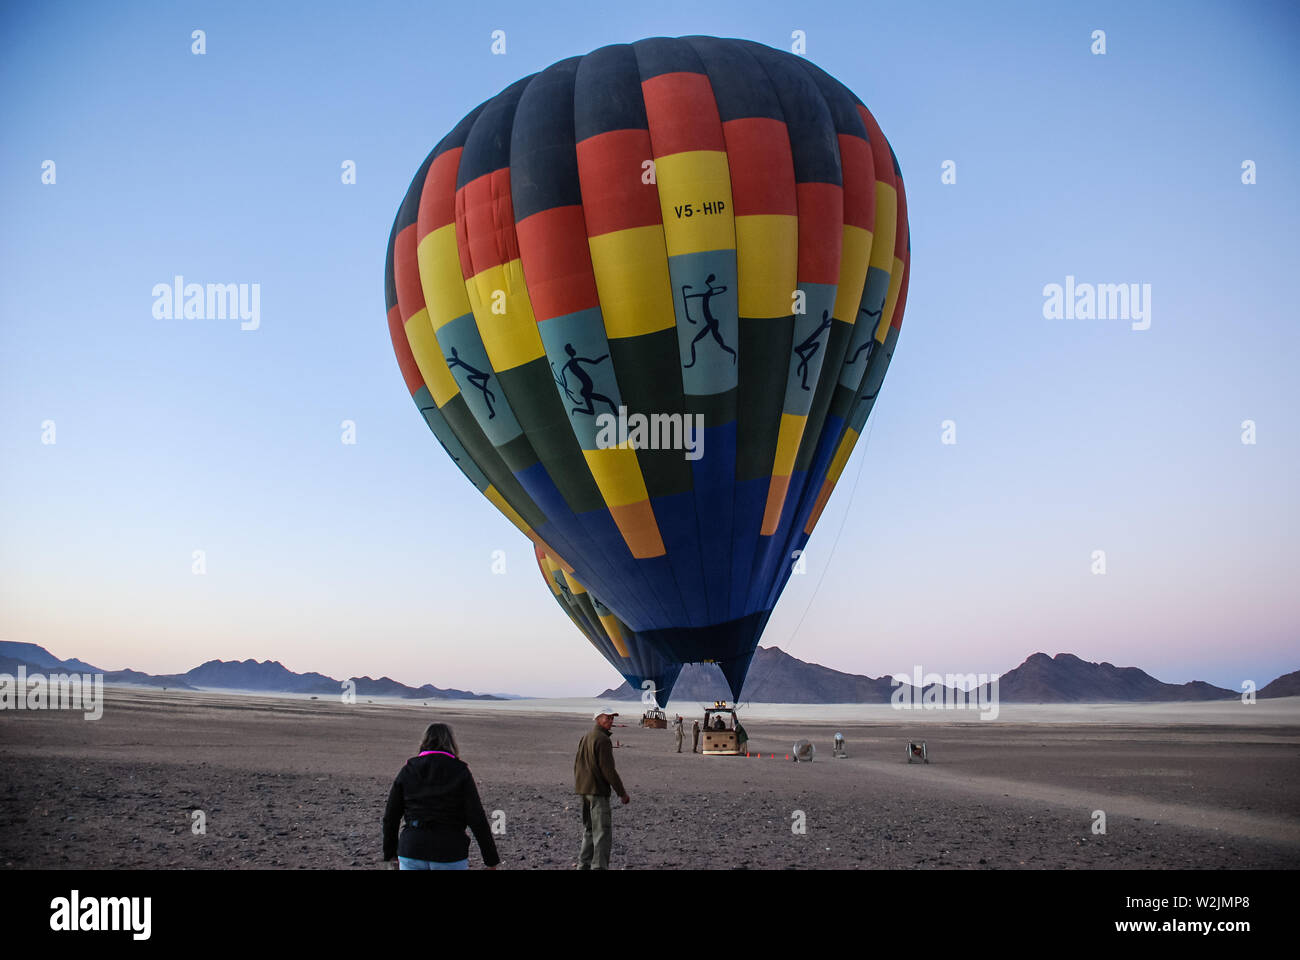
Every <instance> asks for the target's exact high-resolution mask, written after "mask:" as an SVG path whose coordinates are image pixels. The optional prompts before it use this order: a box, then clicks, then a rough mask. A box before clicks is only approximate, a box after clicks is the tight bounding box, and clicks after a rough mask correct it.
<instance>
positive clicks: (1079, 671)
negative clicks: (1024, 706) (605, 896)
mask: <svg viewBox="0 0 1300 960" xmlns="http://www.w3.org/2000/svg"><path fill="white" fill-rule="evenodd" d="M1288 682H1289V683H1290V686H1287V683H1288ZM1274 684H1278V685H1281V686H1279V689H1293V688H1295V687H1300V671H1297V672H1296V673H1294V674H1287V675H1286V676H1285V677H1279V678H1278V679H1277V680H1275V681H1274V683H1273V684H1269V686H1268V687H1266V688H1264V689H1265V690H1268V689H1270V688H1272V687H1273V686H1274ZM896 689H897V688H895V687H894V686H893V685H892V684H891V677H890V676H884V677H880V678H876V679H873V678H871V677H866V676H861V675H858V674H851V673H841V672H840V671H838V670H832V669H830V668H829V667H823V666H821V665H820V664H816V663H807V662H805V661H803V660H799V659H798V658H796V657H792V656H790V655H789V654H788V653H786V652H785V651H783V650H782V649H781V648H780V647H759V648H758V650H757V651H756V652H755V654H754V662H753V664H752V665H751V666H750V669H749V676H748V677H747V678H746V680H745V686H744V689H743V690H742V691H741V696H740V701H741V702H742V703H745V702H750V703H889V702H890V697H891V696H892V694H893V693H894V691H895V690H896ZM927 689H928V688H927ZM1295 693H1300V690H1295V691H1294V693H1272V694H1267V695H1268V696H1293V695H1295ZM1238 695H1239V694H1238V693H1237V692H1236V691H1233V690H1226V689H1224V688H1223V687H1216V686H1213V685H1211V684H1208V683H1205V682H1203V681H1200V680H1197V681H1193V682H1191V683H1184V684H1174V683H1162V682H1161V681H1159V680H1157V679H1155V678H1154V677H1152V676H1151V675H1150V674H1148V673H1146V672H1144V671H1142V670H1139V669H1138V668H1137V667H1116V666H1115V665H1113V664H1110V663H1090V662H1088V661H1086V660H1082V659H1080V658H1079V657H1076V656H1075V655H1074V654H1071V653H1059V654H1057V655H1056V656H1055V657H1049V656H1048V655H1047V654H1045V653H1035V654H1034V655H1033V656H1031V657H1030V658H1029V659H1028V660H1026V661H1025V662H1024V663H1022V664H1021V665H1020V666H1018V667H1016V668H1015V669H1013V670H1010V671H1008V672H1007V673H1005V674H1003V675H1002V676H1001V677H999V678H998V699H999V702H1001V703H1115V702H1143V701H1156V702H1163V701H1198V700H1226V699H1229V698H1233V697H1237V696H1238ZM1265 695H1266V694H1265V693H1264V692H1263V691H1261V692H1260V696H1265ZM672 696H673V699H680V700H696V701H700V702H709V701H712V700H723V699H727V698H729V697H730V694H729V693H728V691H727V685H726V682H725V681H724V680H723V678H722V671H721V670H719V669H718V667H717V665H716V664H711V663H692V664H687V665H686V666H684V667H683V668H682V672H681V676H680V677H679V678H678V680H677V684H676V685H675V686H674V687H673V693H672ZM600 697H601V698H602V699H611V700H640V699H641V691H639V690H633V689H632V688H631V687H630V686H628V684H627V683H624V684H622V685H621V686H619V687H616V688H613V689H610V690H606V691H605V692H604V693H602V694H600Z"/></svg>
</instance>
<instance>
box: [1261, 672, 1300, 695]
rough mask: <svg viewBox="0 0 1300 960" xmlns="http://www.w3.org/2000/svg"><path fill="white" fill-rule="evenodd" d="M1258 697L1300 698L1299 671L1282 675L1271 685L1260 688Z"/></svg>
mask: <svg viewBox="0 0 1300 960" xmlns="http://www.w3.org/2000/svg"><path fill="white" fill-rule="evenodd" d="M1256 696H1259V697H1300V670H1296V671H1295V672H1293V673H1284V674H1282V676H1280V677H1278V678H1277V679H1276V680H1274V681H1273V682H1272V683H1270V684H1268V685H1267V686H1265V687H1262V688H1261V689H1260V691H1259V693H1258V694H1256Z"/></svg>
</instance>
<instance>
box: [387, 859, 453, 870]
mask: <svg viewBox="0 0 1300 960" xmlns="http://www.w3.org/2000/svg"><path fill="white" fill-rule="evenodd" d="M397 864H398V868H399V869H401V870H468V869H469V857H466V858H465V859H464V860H449V861H447V862H446V863H444V862H443V861H441V860H416V859H415V858H414V857H398V858H397Z"/></svg>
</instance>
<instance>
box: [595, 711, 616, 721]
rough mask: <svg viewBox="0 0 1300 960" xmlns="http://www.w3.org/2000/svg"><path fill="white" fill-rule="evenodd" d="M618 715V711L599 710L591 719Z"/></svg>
mask: <svg viewBox="0 0 1300 960" xmlns="http://www.w3.org/2000/svg"><path fill="white" fill-rule="evenodd" d="M617 716H618V714H617V713H611V712H610V711H609V710H597V711H596V715H595V716H594V717H592V718H591V719H593V720H599V719H600V718H601V717H617Z"/></svg>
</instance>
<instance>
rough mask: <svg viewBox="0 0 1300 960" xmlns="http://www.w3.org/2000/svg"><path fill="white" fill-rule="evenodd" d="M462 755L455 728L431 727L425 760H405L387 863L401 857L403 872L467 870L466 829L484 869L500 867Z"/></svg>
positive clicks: (390, 817)
mask: <svg viewBox="0 0 1300 960" xmlns="http://www.w3.org/2000/svg"><path fill="white" fill-rule="evenodd" d="M459 753H460V748H458V747H457V746H456V738H455V737H453V736H452V732H451V727H449V726H447V725H446V724H445V723H431V724H429V729H428V730H426V731H425V732H424V742H423V743H421V744H420V755H419V756H416V757H412V758H411V759H410V760H407V761H406V766H404V767H402V769H401V772H399V773H398V774H397V779H396V780H394V781H393V789H392V790H391V791H389V794H388V807H387V808H386V809H385V810H384V861H385V862H388V861H391V860H392V859H393V857H394V855H396V856H397V860H398V863H399V864H400V866H401V869H403V870H468V869H469V837H467V836H466V835H465V828H466V827H469V828H470V829H471V830H473V831H474V838H475V839H476V840H478V848H479V851H480V852H481V853H482V854H483V865H484V866H486V867H487V868H488V869H489V870H495V869H496V865H497V864H498V863H500V862H501V858H500V857H499V856H497V845H496V843H494V842H493V840H492V831H491V829H490V828H489V827H488V822H487V817H486V816H485V815H484V813H483V804H482V802H481V801H480V800H479V798H478V788H477V787H476V786H475V785H474V777H473V776H472V775H471V774H470V772H469V767H467V766H466V765H465V763H464V761H462V760H460V759H459V758H458V754H459ZM403 816H405V817H406V828H405V829H404V830H402V836H401V839H400V840H399V839H398V836H397V826H398V824H399V823H400V822H401V820H402V817H403Z"/></svg>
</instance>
